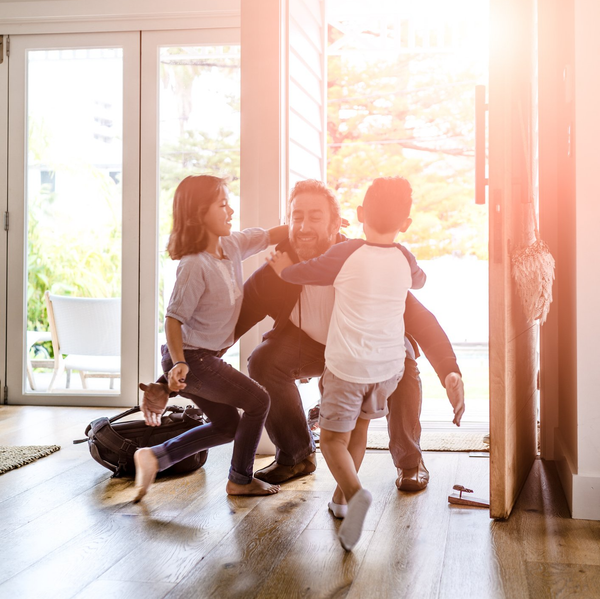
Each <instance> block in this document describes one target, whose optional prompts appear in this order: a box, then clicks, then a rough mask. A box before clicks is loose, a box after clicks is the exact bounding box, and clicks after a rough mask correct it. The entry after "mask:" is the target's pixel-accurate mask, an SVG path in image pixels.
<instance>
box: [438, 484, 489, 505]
mask: <svg viewBox="0 0 600 599" xmlns="http://www.w3.org/2000/svg"><path fill="white" fill-rule="evenodd" d="M452 488H453V489H454V490H455V491H458V493H451V494H450V495H448V503H453V504H454V505H467V506H470V507H488V508H489V507H490V502H489V501H488V500H487V499H480V498H479V497H473V496H471V497H463V493H472V492H473V489H467V488H466V487H463V486H462V485H454V486H453V487H452Z"/></svg>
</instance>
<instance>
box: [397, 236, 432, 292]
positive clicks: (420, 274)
mask: <svg viewBox="0 0 600 599" xmlns="http://www.w3.org/2000/svg"><path fill="white" fill-rule="evenodd" d="M400 249H401V250H402V253H403V254H404V255H405V256H406V259H407V260H408V264H409V266H410V274H411V275H412V285H411V287H410V288H411V289H421V288H422V287H423V286H424V285H425V281H426V280H427V275H426V274H425V271H424V270H423V269H422V268H421V267H420V266H419V264H418V263H417V259H416V258H415V257H414V256H413V254H412V252H410V251H409V250H407V249H406V248H405V247H404V246H403V245H401V246H400Z"/></svg>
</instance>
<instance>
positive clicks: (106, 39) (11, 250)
mask: <svg viewBox="0 0 600 599" xmlns="http://www.w3.org/2000/svg"><path fill="white" fill-rule="evenodd" d="M139 39H140V36H139V33H138V32H127V33H94V34H64V35H35V36H12V37H11V55H10V85H9V105H10V114H9V136H8V139H9V147H8V152H9V156H10V171H9V173H10V178H9V180H8V205H9V213H10V219H11V222H10V235H9V238H8V281H9V290H8V295H7V298H8V309H7V314H10V318H9V319H8V323H7V336H8V339H10V352H8V355H7V370H6V372H7V384H8V402H9V403H11V404H29V405H105V406H124V405H132V404H134V403H137V396H138V394H137V382H138V296H139V293H138V269H139V210H140V205H139V204H140V202H139V197H140V195H139V171H138V164H139V126H140V125H139V124H140V108H139V106H140V96H139V94H140V92H139V90H140V69H139V53H140V49H139ZM74 47H82V48H92V47H122V48H123V94H124V96H123V114H124V119H123V179H122V189H123V198H122V206H123V212H122V227H123V246H122V273H121V276H122V292H121V298H122V307H121V310H122V313H121V319H122V325H121V391H120V393H118V394H111V395H106V394H102V393H99V394H92V393H86V394H78V393H69V394H60V393H58V392H57V393H35V391H34V392H27V393H25V392H24V390H25V376H26V372H25V351H26V344H25V342H24V340H25V336H26V330H27V319H26V315H25V311H24V307H25V298H26V288H27V282H26V279H25V277H24V272H25V269H24V266H25V264H24V261H25V257H26V245H25V244H26V240H27V227H26V223H27V215H26V213H25V212H26V210H25V198H26V197H27V195H26V187H25V186H26V176H25V169H26V152H27V144H26V138H27V136H26V98H27V95H26V94H27V89H26V83H27V60H26V56H27V51H28V50H29V49H44V48H53V49H54V48H74ZM0 118H1V117H0ZM0 127H1V121H0ZM0 176H1V173H0Z"/></svg>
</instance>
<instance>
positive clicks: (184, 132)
mask: <svg viewBox="0 0 600 599" xmlns="http://www.w3.org/2000/svg"><path fill="white" fill-rule="evenodd" d="M159 56H160V82H161V83H160V95H159V107H160V108H159V111H160V112H159V115H160V116H159V118H160V129H159V140H160V141H159V143H160V149H159V152H160V156H159V169H160V174H159V184H160V206H159V244H158V247H159V257H158V260H159V290H158V297H159V323H158V341H159V347H160V345H162V344H163V343H165V332H164V318H165V309H166V306H167V305H168V303H169V298H170V297H171V292H172V290H173V285H174V283H175V273H176V270H177V262H176V261H174V260H171V259H170V258H169V256H168V254H167V252H166V249H165V248H166V247H167V242H168V239H169V233H170V230H171V224H172V207H173V206H172V204H173V194H174V192H175V188H176V187H177V185H178V184H179V182H180V181H181V180H182V179H184V178H185V177H187V176H188V175H202V174H211V175H216V176H219V177H226V178H228V180H229V183H228V185H229V191H230V203H231V207H232V208H233V209H234V211H235V213H234V215H233V230H236V231H239V222H240V220H239V219H240V199H239V194H240V48H239V46H195V47H191V46H185V47H163V48H161V49H160V54H159ZM159 354H160V352H159ZM225 359H226V360H227V361H228V362H230V363H231V364H232V365H234V366H235V367H239V347H238V344H237V343H236V344H235V345H234V346H233V347H232V348H231V349H230V350H229V352H227V354H226V357H225ZM156 371H157V373H162V369H161V367H160V355H158V356H157V364H156Z"/></svg>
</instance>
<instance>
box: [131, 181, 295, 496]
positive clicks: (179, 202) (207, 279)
mask: <svg viewBox="0 0 600 599" xmlns="http://www.w3.org/2000/svg"><path fill="white" fill-rule="evenodd" d="M228 197H229V196H228V190H227V186H226V184H225V181H224V180H223V179H220V178H218V177H213V176H210V175H199V176H190V177H186V178H185V179H184V180H183V181H182V182H181V183H180V184H179V186H178V187H177V189H176V191H175V197H174V198H173V229H172V231H171V235H170V237H169V243H168V246H167V250H168V252H169V256H170V257H171V258H172V259H173V260H179V261H180V262H179V266H178V268H177V280H176V282H175V288H174V289H173V293H172V295H171V300H170V302H169V306H168V308H167V316H166V321H165V329H166V334H167V345H166V346H165V345H163V347H162V367H163V370H164V372H165V374H166V375H167V378H168V385H169V389H170V390H171V391H175V392H178V393H179V395H182V396H183V397H186V398H188V399H191V400H192V401H193V402H194V403H196V405H198V407H199V408H200V409H201V410H202V411H203V412H204V413H205V414H206V416H207V417H208V418H209V420H210V422H209V423H208V424H205V425H202V426H200V427H197V428H194V429H192V430H190V431H187V432H185V433H183V434H181V435H179V436H178V437H175V438H174V439H170V440H169V441H166V442H165V443H163V444H161V445H155V446H154V447H146V448H141V449H139V450H138V451H136V453H135V455H134V460H135V466H136V481H135V482H136V490H137V496H136V498H135V501H136V502H137V501H140V500H141V499H142V497H143V496H144V495H145V494H146V493H147V491H148V488H149V487H150V485H151V484H152V483H153V482H154V479H155V477H156V474H157V472H160V471H161V470H165V469H166V468H168V467H169V466H171V465H173V464H175V463H177V462H179V461H180V460H182V459H184V458H186V457H188V456H190V455H193V454H195V453H197V452H198V451H202V450H204V449H208V448H209V447H215V446H216V445H221V444H223V443H228V442H229V441H232V440H233V441H234V444H233V456H232V459H231V468H230V470H229V480H228V482H227V487H226V490H227V493H228V494H230V495H268V494H272V493H277V492H278V491H279V486H278V485H270V484H268V483H265V482H263V481H261V480H258V479H256V478H254V477H253V475H252V469H253V465H254V455H255V453H256V448H257V446H258V442H259V439H260V435H261V433H262V429H263V425H264V423H265V419H266V417H267V413H268V411H269V407H270V399H269V395H268V393H267V392H266V391H265V389H264V388H263V387H261V386H260V385H258V384H257V383H255V382H254V381H253V380H252V379H250V378H248V377H247V376H245V375H243V374H242V373H240V372H239V371H237V370H236V369H235V368H233V367H231V366H230V365H229V364H227V362H225V361H223V360H222V359H221V357H220V356H221V355H222V354H223V353H224V351H225V349H226V348H228V347H229V346H230V345H232V343H233V335H234V328H235V324H236V322H237V318H238V315H239V312H240V307H241V304H242V291H243V284H242V260H244V259H246V258H248V257H249V256H252V255H254V254H256V253H258V252H260V251H261V250H264V249H265V248H266V247H267V245H268V244H269V243H279V242H280V241H282V240H283V239H285V238H286V237H287V226H282V227H275V228H274V229H270V230H269V231H266V230H264V229H259V228H255V229H246V230H244V231H241V232H239V233H237V232H236V233H232V232H231V215H232V214H233V210H232V208H231V207H230V206H229V202H228ZM167 399H168V396H167V397H166V398H165V405H162V406H160V407H158V408H157V407H156V406H153V408H152V410H151V411H152V413H151V414H149V415H148V413H147V411H146V410H144V414H145V415H146V421H147V422H148V424H151V425H156V424H159V423H160V418H159V415H160V413H162V411H163V410H164V407H165V406H166V400H167ZM238 408H241V409H242V410H243V414H242V415H241V416H240V414H239V412H238Z"/></svg>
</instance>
